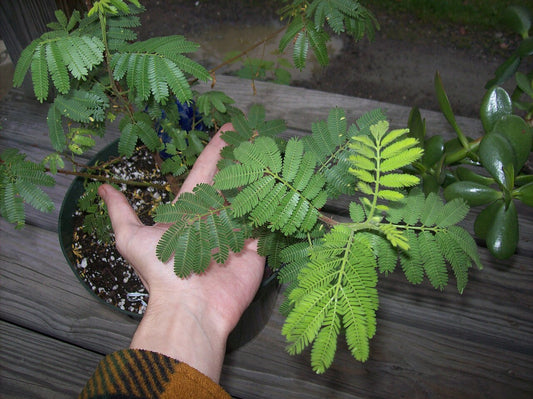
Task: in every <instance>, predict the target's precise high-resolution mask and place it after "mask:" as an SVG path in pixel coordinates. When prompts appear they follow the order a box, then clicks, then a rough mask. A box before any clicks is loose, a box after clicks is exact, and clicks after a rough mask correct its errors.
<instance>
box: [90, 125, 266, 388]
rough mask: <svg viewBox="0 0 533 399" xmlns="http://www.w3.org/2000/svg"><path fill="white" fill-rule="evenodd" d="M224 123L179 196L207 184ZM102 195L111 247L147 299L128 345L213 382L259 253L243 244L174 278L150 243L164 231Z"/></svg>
mask: <svg viewBox="0 0 533 399" xmlns="http://www.w3.org/2000/svg"><path fill="white" fill-rule="evenodd" d="M232 128H233V127H232V126H231V125H230V124H226V125H224V126H223V127H222V128H221V129H220V130H219V132H217V134H216V135H215V136H214V137H213V139H212V140H211V141H210V143H209V144H208V145H207V146H206V148H205V149H204V151H203V152H202V153H201V155H200V156H199V157H198V160H197V161H196V163H195V164H194V167H193V168H192V170H191V171H190V174H189V176H188V177H187V179H186V180H185V182H184V184H183V186H182V187H181V190H180V193H183V192H190V191H192V189H193V188H194V187H195V186H196V185H197V184H198V183H212V180H213V177H214V175H215V173H216V164H217V162H218V160H219V158H220V155H219V154H220V150H221V149H222V148H223V147H224V146H225V143H224V141H223V140H222V139H221V137H220V133H221V132H223V131H227V130H231V129H232ZM99 193H100V195H101V196H102V198H103V199H104V201H105V202H106V204H107V207H108V210H109V215H110V218H111V223H112V225H113V230H114V231H115V237H116V245H117V249H118V250H119V252H120V253H121V254H122V256H124V258H125V259H127V260H128V261H129V262H130V263H131V264H132V266H133V267H134V269H135V271H136V272H137V274H138V275H139V277H140V278H141V280H142V282H143V283H144V285H145V287H146V288H147V290H148V292H149V293H150V299H149V302H148V307H147V310H146V313H145V315H144V317H143V320H142V321H141V324H140V325H139V327H138V329H137V331H136V332H135V335H134V337H133V339H132V343H131V347H132V348H137V349H146V350H151V351H155V352H159V353H163V354H165V355H167V356H170V357H173V358H176V359H178V360H180V361H183V362H186V363H188V364H189V365H190V366H192V367H195V368H197V369H198V370H199V371H201V372H203V373H204V374H206V375H207V376H209V377H211V379H213V380H214V381H215V382H217V381H218V379H219V377H220V371H221V369H222V363H223V360H224V353H225V343H226V339H227V337H228V335H229V333H230V332H231V330H232V329H233V328H234V327H235V325H236V324H237V322H238V321H239V319H240V317H241V315H242V313H243V312H244V310H245V309H246V307H247V306H248V305H249V304H250V302H251V301H252V299H253V297H254V295H255V293H256V291H257V289H258V287H259V284H260V282H261V278H262V276H263V270H264V265H265V260H264V258H263V257H261V256H259V255H258V254H257V242H256V241H255V240H248V241H247V242H246V244H245V247H244V249H243V250H242V251H241V252H240V253H238V254H231V255H230V257H229V258H228V261H227V262H226V263H225V264H224V265H218V264H216V263H215V262H214V261H212V262H211V265H210V266H209V268H208V270H207V271H206V272H205V273H203V274H202V275H196V274H194V275H191V276H189V277H188V278H186V279H180V278H178V277H177V276H176V275H175V274H174V271H173V259H171V260H170V261H169V262H167V263H165V264H164V263H162V262H161V261H160V260H159V259H158V258H157V257H156V251H155V249H156V246H157V243H158V241H159V239H160V238H161V236H162V234H163V233H164V232H165V230H166V229H167V228H168V226H165V225H157V224H156V225H154V226H145V225H143V224H142V222H141V221H140V220H139V219H138V217H137V215H136V214H135V212H134V211H133V209H132V208H131V206H130V205H129V203H128V201H127V200H126V198H125V197H124V195H122V193H120V192H119V191H117V190H115V189H114V188H113V187H111V186H109V185H102V186H101V187H100V190H99Z"/></svg>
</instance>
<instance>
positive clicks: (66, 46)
mask: <svg viewBox="0 0 533 399" xmlns="http://www.w3.org/2000/svg"><path fill="white" fill-rule="evenodd" d="M56 17H57V18H58V23H57V24H54V25H52V27H53V28H56V30H53V31H51V32H47V33H44V34H43V35H42V36H41V37H40V38H38V39H36V40H34V41H33V42H32V43H31V44H30V45H29V46H28V47H26V48H25V49H24V50H23V51H22V53H21V55H20V59H19V61H18V62H17V65H16V68H15V74H14V78H13V84H14V86H15V87H17V86H20V85H22V82H23V80H24V76H25V75H26V72H27V71H28V69H31V74H32V80H33V88H34V91H35V96H36V97H37V99H38V100H39V101H41V102H42V101H44V100H46V99H47V98H48V92H49V89H50V86H49V84H50V77H51V78H52V82H53V84H54V87H55V88H56V89H57V91H58V92H59V93H61V94H67V93H68V92H69V90H70V88H71V86H72V84H71V76H72V78H74V79H76V80H85V79H86V78H87V76H88V75H89V73H90V71H91V70H93V68H95V67H97V66H98V65H100V64H101V63H102V62H103V61H104V43H103V42H102V40H101V39H100V38H98V37H95V36H90V35H86V34H83V33H81V32H80V31H79V30H76V29H73V28H74V26H75V25H76V24H77V22H78V21H79V19H80V17H79V13H74V14H73V16H72V17H71V19H70V21H69V22H66V17H65V15H64V14H63V13H62V12H61V11H58V12H57V13H56ZM69 73H70V75H71V76H69Z"/></svg>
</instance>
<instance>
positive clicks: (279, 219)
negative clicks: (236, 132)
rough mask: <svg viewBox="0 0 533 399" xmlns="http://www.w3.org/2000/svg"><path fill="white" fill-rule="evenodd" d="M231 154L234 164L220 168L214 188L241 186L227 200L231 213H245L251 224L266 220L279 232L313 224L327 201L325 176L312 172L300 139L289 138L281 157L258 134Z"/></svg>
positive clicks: (312, 165)
mask: <svg viewBox="0 0 533 399" xmlns="http://www.w3.org/2000/svg"><path fill="white" fill-rule="evenodd" d="M233 153H234V157H235V160H236V161H238V162H239V163H234V164H230V165H228V166H226V167H224V168H223V169H222V170H220V171H219V172H218V174H217V175H216V176H215V187H216V188H217V189H220V190H229V189H235V188H239V187H241V190H240V191H239V192H238V193H237V195H236V196H235V197H234V198H233V199H232V201H231V202H232V211H233V214H234V216H236V217H241V216H245V215H248V216H249V218H250V220H251V221H252V223H253V224H254V225H256V226H260V225H263V224H265V223H268V224H269V227H270V228H271V229H272V230H280V231H281V232H283V233H284V234H292V233H294V232H296V231H297V230H301V231H304V232H305V231H309V230H311V229H312V228H313V227H314V225H315V224H316V221H317V218H318V209H320V208H321V207H322V206H323V205H324V203H325V201H326V199H327V195H326V192H325V191H324V190H323V187H324V184H325V179H324V177H323V176H322V175H321V174H319V173H316V174H314V168H315V165H316V163H315V161H314V158H313V157H312V156H311V155H307V154H304V145H303V143H302V142H300V141H299V140H297V139H294V140H290V141H289V143H288V144H287V146H286V148H285V153H284V154H283V155H282V153H281V151H280V149H279V148H278V146H277V144H276V142H275V141H274V139H272V138H270V137H258V138H257V139H255V141H253V142H248V141H245V142H243V143H241V144H240V145H239V146H238V147H237V148H235V150H234V152H233Z"/></svg>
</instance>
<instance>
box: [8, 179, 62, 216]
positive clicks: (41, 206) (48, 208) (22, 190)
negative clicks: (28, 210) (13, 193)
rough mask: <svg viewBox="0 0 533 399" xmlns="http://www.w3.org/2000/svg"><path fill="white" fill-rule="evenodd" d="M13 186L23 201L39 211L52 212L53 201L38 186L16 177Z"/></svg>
mask: <svg viewBox="0 0 533 399" xmlns="http://www.w3.org/2000/svg"><path fill="white" fill-rule="evenodd" d="M15 187H16V189H17V191H18V193H19V194H20V196H21V197H22V199H23V200H24V202H25V203H27V204H29V205H31V206H32V207H34V208H35V209H37V210H38V211H41V212H52V210H54V203H53V202H52V200H51V199H50V197H48V195H47V194H46V193H45V192H44V191H43V190H41V189H40V188H39V187H38V186H36V185H35V184H33V183H30V182H28V181H26V180H24V179H18V180H17V181H16V182H15Z"/></svg>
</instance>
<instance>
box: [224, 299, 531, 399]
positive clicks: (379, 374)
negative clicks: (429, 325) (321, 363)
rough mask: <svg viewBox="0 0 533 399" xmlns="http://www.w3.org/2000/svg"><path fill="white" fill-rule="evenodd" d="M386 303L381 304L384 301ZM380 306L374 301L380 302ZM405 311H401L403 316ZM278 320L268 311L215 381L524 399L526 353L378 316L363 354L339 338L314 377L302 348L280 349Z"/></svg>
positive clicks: (281, 393)
mask: <svg viewBox="0 0 533 399" xmlns="http://www.w3.org/2000/svg"><path fill="white" fill-rule="evenodd" d="M387 304H388V303H387ZM387 304H382V307H384V306H386V305H387ZM409 310H410V309H404V311H403V312H404V314H406V315H407V314H408V313H409ZM282 322H283V318H282V317H281V316H280V315H279V313H277V312H275V313H274V314H273V316H272V319H271V320H270V322H269V324H268V325H267V327H266V328H265V329H264V330H263V331H262V333H261V334H260V335H259V336H258V337H257V338H256V339H255V340H254V341H252V342H250V343H249V344H247V345H246V346H245V347H243V348H242V349H240V350H238V351H236V352H235V353H232V354H230V355H229V356H227V358H226V366H225V368H224V371H223V377H222V380H221V383H222V384H223V385H224V386H225V387H226V388H227V389H228V390H229V391H230V392H232V393H233V394H234V395H236V396H242V397H250V396H251V397H254V398H271V397H290V398H310V397H313V398H318V397H334V398H369V397H372V398H384V399H385V398H395V397H406V398H449V399H452V398H463V397H469V398H502V397H513V398H515V397H516V398H529V397H530V396H529V395H530V393H531V392H532V390H533V381H532V379H531V377H530V375H531V372H532V371H533V364H532V362H531V360H532V358H531V354H529V355H528V354H521V353H516V352H510V351H508V350H507V349H506V348H504V347H501V346H486V345H484V344H480V343H478V342H466V341H464V340H463V338H462V337H454V336H452V337H450V336H448V335H447V334H439V333H434V332H429V331H424V330H423V329H420V328H419V326H412V325H410V323H409V322H408V320H405V321H402V322H394V321H390V320H383V319H382V318H380V319H379V320H378V324H379V326H378V333H377V335H376V337H375V338H374V339H373V340H372V342H371V357H370V359H369V360H368V361H367V362H366V363H364V364H361V363H358V362H356V361H355V360H353V359H352V358H351V357H350V355H349V352H348V349H347V348H346V345H345V344H344V342H339V348H338V351H337V354H336V358H335V361H334V363H333V365H332V367H331V368H330V369H329V370H328V371H327V372H326V373H325V374H323V375H316V374H315V373H313V372H312V370H311V369H310V367H309V351H307V352H306V353H304V354H303V355H301V356H289V355H288V354H287V353H285V352H283V351H280V350H281V349H282V348H283V346H284V342H283V337H282V336H281V335H280V329H281V325H282Z"/></svg>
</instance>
